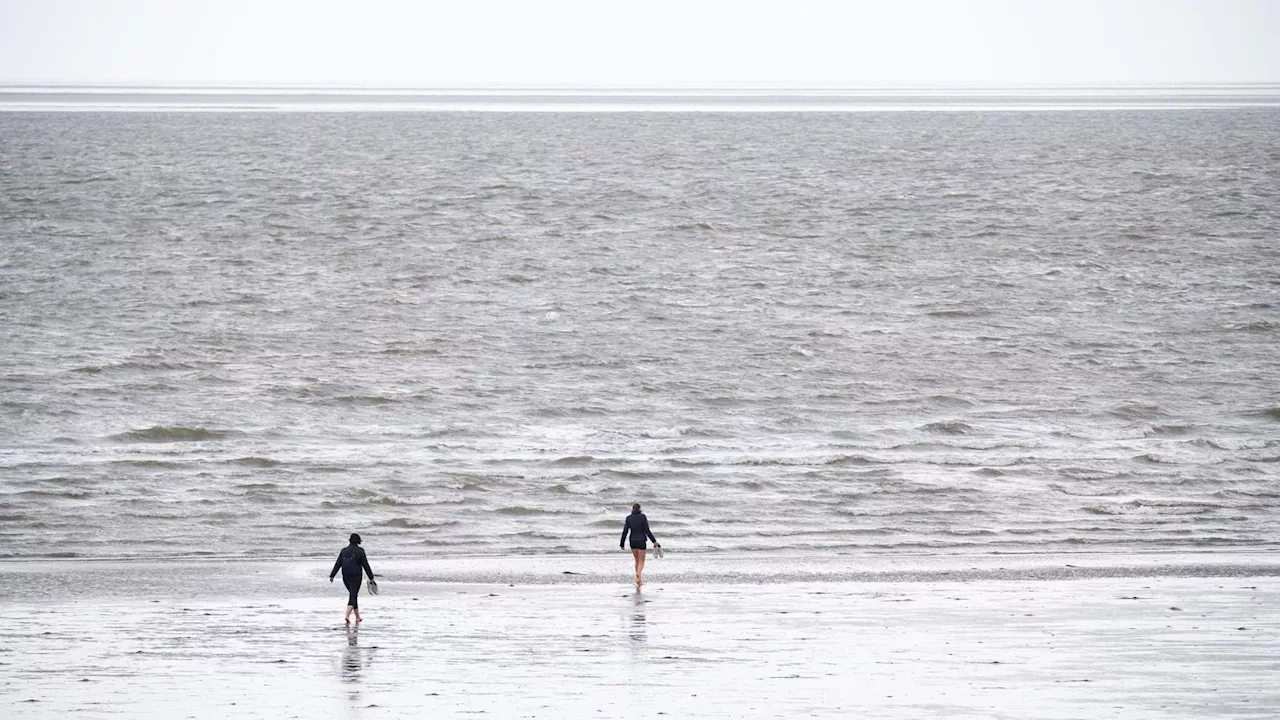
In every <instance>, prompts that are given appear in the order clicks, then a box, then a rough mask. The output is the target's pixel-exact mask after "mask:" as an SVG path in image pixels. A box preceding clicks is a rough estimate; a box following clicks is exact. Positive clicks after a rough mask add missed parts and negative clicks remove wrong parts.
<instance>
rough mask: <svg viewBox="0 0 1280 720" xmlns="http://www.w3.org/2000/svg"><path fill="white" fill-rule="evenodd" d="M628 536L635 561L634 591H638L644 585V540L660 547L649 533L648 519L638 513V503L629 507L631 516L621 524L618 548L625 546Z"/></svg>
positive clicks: (656, 539)
mask: <svg viewBox="0 0 1280 720" xmlns="http://www.w3.org/2000/svg"><path fill="white" fill-rule="evenodd" d="M628 534H629V535H631V555H632V557H634V558H635V561H636V589H637V590H639V589H640V586H641V585H642V584H644V577H643V573H644V555H645V539H646V538H648V539H649V540H652V541H653V546H654V547H655V548H660V547H662V544H661V543H659V542H658V538H656V537H654V536H653V533H652V532H650V531H649V518H647V517H645V516H644V513H642V512H640V503H636V504H634V505H632V506H631V514H630V515H628V516H627V519H626V521H625V522H623V523H622V539H621V540H619V541H618V547H619V548H624V547H625V546H626V543H627V535H628Z"/></svg>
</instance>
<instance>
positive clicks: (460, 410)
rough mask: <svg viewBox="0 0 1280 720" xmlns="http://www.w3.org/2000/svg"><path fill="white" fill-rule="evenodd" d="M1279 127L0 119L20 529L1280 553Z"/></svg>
mask: <svg viewBox="0 0 1280 720" xmlns="http://www.w3.org/2000/svg"><path fill="white" fill-rule="evenodd" d="M1278 308H1280V110H1277V109H1267V108H1261V109H1259V108H1253V109H1250V108H1236V109H1229V110H1204V109H1202V110H1163V111H1127V110H1105V111H1076V112H1036V113H1022V112H966V113H947V112H904V113H877V112H864V113H803V114H770V113H760V114H716V113H700V114H680V113H642V114H592V113H587V114H560V113H531V114H522V113H475V114H472V113H400V114H387V113H354V112H353V113H269V114H262V113H244V114H239V113H224V112H219V113H182V112H170V113H93V112H80V113H21V112H10V113H0V557H6V558H50V557H82V558H167V557H182V558H186V557H195V556H215V557H241V556H255V557H304V556H316V555H326V556H327V555H330V554H332V553H333V552H335V551H336V549H337V548H338V547H339V546H340V545H341V544H342V542H343V540H344V539H345V537H346V535H347V534H348V533H350V532H352V531H359V532H361V533H362V534H363V535H364V536H365V538H366V543H365V544H366V546H367V547H369V548H370V550H371V552H376V553H378V554H382V555H398V556H403V557H419V556H428V555H437V554H449V555H456V556H468V555H492V554H508V553H540V554H541V553H574V554H581V553H604V552H611V551H612V552H616V550H615V549H614V548H616V544H615V543H616V540H617V537H618V533H619V532H620V529H621V522H622V519H623V517H624V515H625V513H626V512H627V510H628V508H629V506H630V504H631V503H632V502H633V501H639V502H641V503H643V504H644V506H645V510H646V512H647V513H648V515H649V517H650V520H651V522H652V525H653V528H654V532H655V533H656V534H657V536H658V537H659V538H660V539H661V540H663V543H664V545H665V546H666V547H667V548H669V549H671V550H673V551H675V552H679V553H706V552H728V551H732V552H740V551H770V552H782V551H785V552H787V553H796V554H804V553H814V554H824V555H829V554H832V553H842V554H846V555H848V556H850V557H853V558H857V557H859V556H864V557H866V556H871V555H880V554H885V553H889V554H893V553H941V554H969V553H991V552H1008V553H1041V552H1045V553H1048V552H1080V551H1086V552H1092V551H1106V552H1135V553H1136V552H1164V551H1180V552H1181V551H1190V550H1198V549H1203V548H1223V549H1229V550H1232V551H1254V550H1273V549H1276V548H1277V547H1280V522H1277V521H1278V520H1280V482H1278V479H1277V472H1278V470H1280V464H1278V463H1280V353H1278V352H1277V351H1276V348H1277V347H1280V332H1278V328H1280V312H1278Z"/></svg>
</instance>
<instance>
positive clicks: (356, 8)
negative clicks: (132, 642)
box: [0, 0, 1280, 87]
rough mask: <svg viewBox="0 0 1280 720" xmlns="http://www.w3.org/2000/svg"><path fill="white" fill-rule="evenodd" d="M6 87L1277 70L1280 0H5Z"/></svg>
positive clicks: (1242, 78)
mask: <svg viewBox="0 0 1280 720" xmlns="http://www.w3.org/2000/svg"><path fill="white" fill-rule="evenodd" d="M0 82H71V83H143V84H212V85H240V84H255V85H356V86H364V85H368V86H412V87H449V86H453V87H456V86H512V87H519V86H559V87H566V86H567V87H575V86H576V87H592V86H624V87H626V86H631V87H634V86H673V87H689V86H751V85H756V86H780V85H781V86H797V87H902V86H1007V85H1073V84H1077V85H1078V84H1108V85H1109V84H1143V83H1219V82H1272V83H1277V82H1280V0H1071V1H1068V0H864V1H861V2H859V1H858V0H830V1H823V0H778V1H776V2H752V1H751V0H702V1H700V0H631V1H627V0H457V1H456V2H433V1H432V0H416V1H415V0H347V1H345V2H329V1H326V0H307V1H297V2H286V1H284V0H207V1H201V0H167V1H166V0H0Z"/></svg>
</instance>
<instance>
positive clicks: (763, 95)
mask: <svg viewBox="0 0 1280 720" xmlns="http://www.w3.org/2000/svg"><path fill="white" fill-rule="evenodd" d="M1265 107H1280V85H1271V84H1267V85H1261V84H1237V85H1184V86H1168V85H1150V86H1124V87H1103V86H1071V87H1067V86H1060V87H1044V88H1034V87H1015V88H888V89H885V88H854V89H824V88H804V89H783V88H696V89H694V88H691V89H672V88H316V87H212V86H200V87H178V86H154V87H143V86H136V85H112V86H82V85H36V84H12V85H0V110H4V111H59V112H65V111H142V112H154V111H224V112H282V111H283V112H298V111H303V112H343V111H355V112H369V111H375V112H387V111H401V112H403V111H408V112H413V111H418V112H423V111H427V112H435V111H464V112H474V111H490V112H546V111H553V112H627V111H649V112H699V111H701V112H867V111H966V110H968V111H972V110H983V111H999V110H1006V111H1029V110H1189V109H1226V108H1265Z"/></svg>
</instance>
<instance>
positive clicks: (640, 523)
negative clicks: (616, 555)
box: [618, 513, 658, 549]
mask: <svg viewBox="0 0 1280 720" xmlns="http://www.w3.org/2000/svg"><path fill="white" fill-rule="evenodd" d="M627 533H631V547H633V548H642V549H643V548H644V539H645V538H646V537H647V538H649V539H650V540H652V541H653V544H654V545H657V544H658V538H656V537H654V536H653V533H651V532H649V518H647V517H645V516H644V513H631V514H630V515H628V516H627V521H626V522H624V523H623V524H622V539H621V540H619V541H618V547H623V546H624V545H626V542H627Z"/></svg>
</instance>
